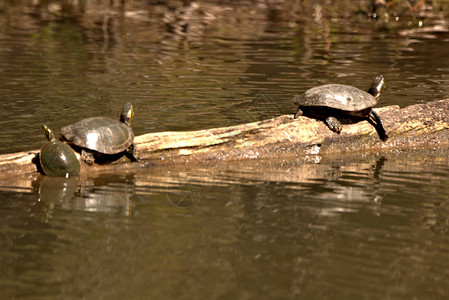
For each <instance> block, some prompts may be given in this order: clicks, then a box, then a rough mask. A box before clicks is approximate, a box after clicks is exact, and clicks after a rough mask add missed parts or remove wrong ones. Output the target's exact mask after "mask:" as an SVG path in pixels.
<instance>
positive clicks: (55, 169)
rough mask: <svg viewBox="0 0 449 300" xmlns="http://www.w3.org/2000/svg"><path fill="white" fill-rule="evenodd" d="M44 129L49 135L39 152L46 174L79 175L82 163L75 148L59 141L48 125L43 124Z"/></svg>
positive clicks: (59, 175) (45, 133) (60, 175)
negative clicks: (74, 150)
mask: <svg viewBox="0 0 449 300" xmlns="http://www.w3.org/2000/svg"><path fill="white" fill-rule="evenodd" d="M42 131H43V132H44V135H45V136H46V137H47V139H48V142H47V143H45V144H44V145H43V146H42V148H41V152H40V154H39V160H40V164H41V168H42V171H43V172H44V173H45V175H48V176H53V177H56V176H58V177H69V176H77V175H79V173H80V163H79V161H78V159H77V158H76V155H75V153H74V152H73V149H72V148H70V146H69V145H67V144H65V143H63V142H61V141H57V140H56V139H55V137H54V136H53V133H52V131H51V130H50V128H48V127H47V126H46V125H42Z"/></svg>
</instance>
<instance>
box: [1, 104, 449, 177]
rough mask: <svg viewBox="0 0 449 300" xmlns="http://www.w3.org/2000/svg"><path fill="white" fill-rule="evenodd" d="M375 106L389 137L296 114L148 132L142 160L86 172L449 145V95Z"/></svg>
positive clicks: (19, 162)
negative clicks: (333, 127)
mask: <svg viewBox="0 0 449 300" xmlns="http://www.w3.org/2000/svg"><path fill="white" fill-rule="evenodd" d="M376 111H377V112H378V113H379V115H380V117H381V118H382V120H383V122H384V126H385V128H386V130H387V132H388V134H389V139H388V140H387V141H386V142H382V141H381V140H380V139H379V137H378V135H377V132H376V130H375V129H374V127H373V126H372V125H371V124H369V123H368V122H367V121H361V122H358V123H354V124H347V125H344V126H343V131H342V132H341V133H340V134H337V133H334V132H332V131H330V130H329V129H328V128H327V126H326V125H325V124H324V123H323V122H322V121H319V120H315V119H311V118H308V117H299V118H298V119H296V120H295V119H293V114H291V115H282V116H279V117H276V118H272V119H268V120H263V121H259V122H253V123H247V124H241V125H236V126H230V127H221V128H212V129H206V130H198V131H186V132H155V133H148V134H144V135H141V136H137V137H135V144H136V146H137V154H138V156H139V157H140V159H141V160H140V161H139V162H137V163H129V162H128V161H125V162H124V161H123V160H121V161H118V162H117V163H116V164H106V165H97V164H95V165H93V166H87V165H85V164H82V172H84V173H85V172H92V171H94V172H95V171H108V170H114V169H115V168H120V169H123V168H129V169H134V168H142V167H149V166H154V165H166V164H187V163H192V164H193V163H215V162H218V161H236V160H250V159H296V160H313V159H314V158H315V157H317V156H324V155H326V156H332V155H339V156H340V155H354V154H363V153H367V152H369V153H384V152H387V151H393V150H398V149H417V148H434V147H447V146H448V145H449V99H447V100H441V101H434V102H429V103H426V104H417V105H411V106H408V107H405V108H399V107H398V106H388V107H383V108H378V109H376ZM38 153H39V150H32V151H27V152H20V153H13V154H5V155H0V172H1V174H2V175H3V176H11V174H14V175H15V176H19V175H33V174H34V175H35V174H37V173H38V159H37V154H38Z"/></svg>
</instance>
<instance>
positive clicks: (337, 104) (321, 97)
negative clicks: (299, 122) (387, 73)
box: [294, 75, 388, 141]
mask: <svg viewBox="0 0 449 300" xmlns="http://www.w3.org/2000/svg"><path fill="white" fill-rule="evenodd" d="M383 86H384V77H383V76H382V75H379V76H376V77H375V78H374V79H373V82H372V83H371V86H370V88H369V89H368V91H367V92H365V91H362V90H360V89H358V88H356V87H353V86H350V85H343V84H325V85H321V86H317V87H314V88H311V89H309V90H307V91H306V92H305V93H304V94H302V95H297V96H295V97H294V102H295V104H297V105H298V110H297V112H296V114H295V117H294V118H295V119H296V118H298V117H299V116H302V115H305V116H309V117H313V118H316V119H320V120H324V123H326V125H327V126H328V127H329V129H330V130H332V131H334V132H337V133H340V132H341V130H342V127H343V126H342V124H341V122H340V120H341V121H345V120H348V119H349V120H350V121H351V122H354V121H360V120H368V122H370V123H371V124H372V125H373V126H374V127H375V128H376V131H377V133H378V135H379V138H380V139H381V140H382V141H386V140H387V138H388V134H387V132H386V131H385V128H384V125H383V122H382V119H381V118H380V117H379V115H378V114H377V112H376V111H374V110H373V109H372V107H373V106H374V105H376V104H377V99H378V98H379V96H380V94H381V90H382V87H383Z"/></svg>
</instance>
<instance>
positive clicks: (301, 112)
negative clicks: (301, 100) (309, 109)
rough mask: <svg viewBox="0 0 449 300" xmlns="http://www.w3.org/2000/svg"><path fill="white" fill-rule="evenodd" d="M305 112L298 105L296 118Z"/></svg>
mask: <svg viewBox="0 0 449 300" xmlns="http://www.w3.org/2000/svg"><path fill="white" fill-rule="evenodd" d="M303 114H304V112H303V111H302V109H301V108H299V107H298V110H297V111H296V114H295V117H294V119H297V118H298V117H299V116H302V115H303Z"/></svg>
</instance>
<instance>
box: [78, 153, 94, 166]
mask: <svg viewBox="0 0 449 300" xmlns="http://www.w3.org/2000/svg"><path fill="white" fill-rule="evenodd" d="M81 160H82V161H84V162H85V163H86V164H88V165H89V166H91V165H93V164H94V162H95V157H94V154H93V153H92V152H89V151H86V150H84V149H83V150H81Z"/></svg>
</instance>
